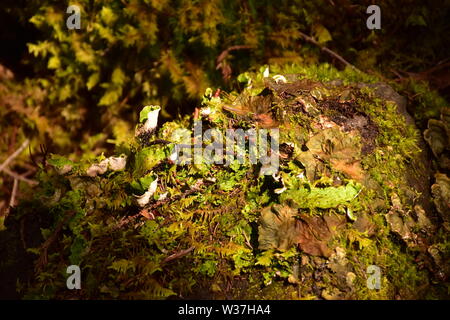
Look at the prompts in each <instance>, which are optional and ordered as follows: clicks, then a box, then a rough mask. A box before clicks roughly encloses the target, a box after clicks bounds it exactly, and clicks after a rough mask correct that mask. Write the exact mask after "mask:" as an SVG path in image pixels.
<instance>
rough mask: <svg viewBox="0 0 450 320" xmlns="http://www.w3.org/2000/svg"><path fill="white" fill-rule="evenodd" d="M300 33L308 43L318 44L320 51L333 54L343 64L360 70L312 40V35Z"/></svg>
mask: <svg viewBox="0 0 450 320" xmlns="http://www.w3.org/2000/svg"><path fill="white" fill-rule="evenodd" d="M300 35H301V36H302V38H303V39H305V40H306V41H308V42H309V43H312V44H314V45H315V46H318V47H319V48H320V49H321V50H322V51H324V52H326V53H328V54H329V55H331V56H333V57H334V58H336V59H337V60H339V61H340V62H342V63H343V64H344V65H346V66H349V67H351V68H353V69H355V70H358V71H360V70H359V69H358V68H356V67H355V66H354V65H352V64H351V63H350V62H348V61H347V60H345V59H344V58H342V57H341V56H340V55H338V54H337V53H336V52H334V51H332V50H330V49H329V48H327V47H325V46H323V45H321V44H320V43H319V42H317V41H316V40H314V38H313V37H310V36H308V35H307V34H304V33H303V32H300Z"/></svg>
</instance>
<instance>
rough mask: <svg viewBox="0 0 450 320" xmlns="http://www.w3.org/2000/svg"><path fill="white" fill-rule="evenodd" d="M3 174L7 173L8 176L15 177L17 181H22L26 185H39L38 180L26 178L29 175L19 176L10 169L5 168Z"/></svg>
mask: <svg viewBox="0 0 450 320" xmlns="http://www.w3.org/2000/svg"><path fill="white" fill-rule="evenodd" d="M3 172H4V173H6V174H7V175H9V176H11V177H13V178H14V179H15V180H20V181H23V182H26V183H28V184H29V185H32V186H34V185H37V184H38V182H37V181H36V180H32V179H28V178H26V176H27V175H28V173H26V174H22V175H19V174H17V173H15V172H13V171H11V170H9V169H8V168H4V169H3Z"/></svg>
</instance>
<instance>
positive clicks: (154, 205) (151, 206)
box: [113, 180, 205, 230]
mask: <svg viewBox="0 0 450 320" xmlns="http://www.w3.org/2000/svg"><path fill="white" fill-rule="evenodd" d="M204 183H205V182H204V181H203V180H198V181H197V182H196V183H195V184H194V185H193V186H192V187H191V188H190V189H189V190H187V191H185V192H183V193H181V194H177V195H175V196H173V197H171V198H165V199H163V200H158V201H156V202H154V203H152V204H149V205H146V206H145V207H144V209H146V210H147V211H151V210H153V209H155V208H157V207H159V206H161V205H163V204H165V203H168V202H173V201H176V200H180V199H182V198H185V197H187V196H189V195H191V194H193V193H195V192H198V191H200V190H201V189H200V186H201V185H203V184H204ZM141 211H142V210H141ZM141 211H139V213H138V214H135V215H132V216H129V217H126V218H122V219H121V220H120V221H119V223H118V224H117V225H116V226H115V227H114V229H113V230H117V229H120V228H121V227H123V226H125V225H127V224H129V223H131V222H132V221H134V220H135V219H137V218H139V216H142V214H141Z"/></svg>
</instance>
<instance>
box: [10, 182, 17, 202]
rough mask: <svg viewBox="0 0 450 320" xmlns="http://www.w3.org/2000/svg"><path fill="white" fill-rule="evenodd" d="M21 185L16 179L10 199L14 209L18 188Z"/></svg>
mask: <svg viewBox="0 0 450 320" xmlns="http://www.w3.org/2000/svg"><path fill="white" fill-rule="evenodd" d="M18 185H19V180H18V179H14V184H13V189H12V192H11V198H10V199H9V206H10V207H14V204H15V202H16V194H17V187H18Z"/></svg>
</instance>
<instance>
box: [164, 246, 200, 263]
mask: <svg viewBox="0 0 450 320" xmlns="http://www.w3.org/2000/svg"><path fill="white" fill-rule="evenodd" d="M192 250H194V247H190V248H188V249H186V250H181V251H178V252H176V253H174V254H172V255H170V256H168V257H166V258H165V259H164V260H163V261H162V263H166V262H169V261H172V260H174V259H177V258H181V257H183V256H185V255H187V254H188V253H189V252H191V251H192Z"/></svg>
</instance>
